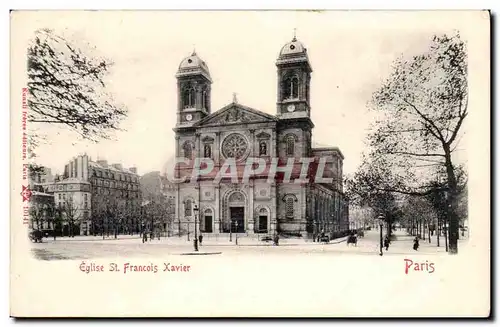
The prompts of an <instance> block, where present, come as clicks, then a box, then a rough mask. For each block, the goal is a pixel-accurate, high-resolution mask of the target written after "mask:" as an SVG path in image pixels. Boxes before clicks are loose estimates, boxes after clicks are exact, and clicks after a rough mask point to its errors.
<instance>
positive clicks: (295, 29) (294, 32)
mask: <svg viewBox="0 0 500 327" xmlns="http://www.w3.org/2000/svg"><path fill="white" fill-rule="evenodd" d="M292 41H297V28H294V29H293V39H292Z"/></svg>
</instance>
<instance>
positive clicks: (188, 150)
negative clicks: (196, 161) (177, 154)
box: [182, 142, 193, 159]
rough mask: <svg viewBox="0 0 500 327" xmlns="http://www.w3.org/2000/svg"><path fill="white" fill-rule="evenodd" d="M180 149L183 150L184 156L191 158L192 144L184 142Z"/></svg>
mask: <svg viewBox="0 0 500 327" xmlns="http://www.w3.org/2000/svg"><path fill="white" fill-rule="evenodd" d="M182 149H183V151H184V158H187V159H193V146H192V144H191V142H185V143H184V145H183V146H182Z"/></svg>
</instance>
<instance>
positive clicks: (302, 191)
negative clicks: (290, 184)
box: [299, 185, 307, 236]
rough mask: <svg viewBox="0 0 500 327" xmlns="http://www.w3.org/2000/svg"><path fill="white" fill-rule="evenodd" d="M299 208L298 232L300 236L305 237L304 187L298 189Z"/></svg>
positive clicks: (305, 189) (305, 210)
mask: <svg viewBox="0 0 500 327" xmlns="http://www.w3.org/2000/svg"><path fill="white" fill-rule="evenodd" d="M300 207H301V210H300V211H301V213H300V214H301V217H300V221H299V224H300V227H299V230H300V232H301V234H302V236H305V235H306V234H307V233H306V229H307V188H306V186H305V185H304V186H303V187H301V188H300Z"/></svg>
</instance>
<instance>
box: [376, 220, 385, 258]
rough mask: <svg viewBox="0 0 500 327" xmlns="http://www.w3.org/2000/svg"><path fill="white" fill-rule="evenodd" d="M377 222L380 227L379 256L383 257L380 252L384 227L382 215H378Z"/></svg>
mask: <svg viewBox="0 0 500 327" xmlns="http://www.w3.org/2000/svg"><path fill="white" fill-rule="evenodd" d="M377 219H378V220H379V226H380V253H379V255H381V256H382V255H384V253H383V252H382V247H383V242H382V229H383V227H384V216H383V215H382V214H380V215H379V216H378V218H377Z"/></svg>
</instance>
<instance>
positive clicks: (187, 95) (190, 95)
mask: <svg viewBox="0 0 500 327" xmlns="http://www.w3.org/2000/svg"><path fill="white" fill-rule="evenodd" d="M182 105H183V107H184V108H192V107H194V105H195V92H194V89H191V88H189V89H185V90H184V92H182Z"/></svg>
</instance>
